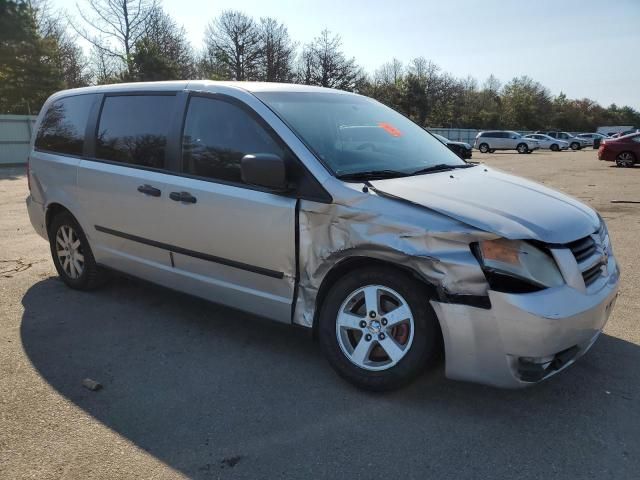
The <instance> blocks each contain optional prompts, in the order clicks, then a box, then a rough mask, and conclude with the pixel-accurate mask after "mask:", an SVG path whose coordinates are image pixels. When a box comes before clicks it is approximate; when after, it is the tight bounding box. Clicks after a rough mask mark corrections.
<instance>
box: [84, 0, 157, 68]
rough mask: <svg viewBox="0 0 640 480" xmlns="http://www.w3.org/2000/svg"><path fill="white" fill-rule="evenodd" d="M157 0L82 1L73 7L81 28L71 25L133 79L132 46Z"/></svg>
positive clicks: (146, 23) (133, 49)
mask: <svg viewBox="0 0 640 480" xmlns="http://www.w3.org/2000/svg"><path fill="white" fill-rule="evenodd" d="M156 1H157V0H85V3H86V7H85V8H81V7H80V5H78V4H76V7H77V10H78V14H79V15H80V18H81V19H82V20H83V23H84V25H76V24H75V23H72V25H73V26H74V29H75V30H76V32H77V33H78V35H80V36H81V37H82V38H84V39H85V40H87V41H88V42H89V43H90V44H91V45H92V46H93V47H94V48H95V49H97V50H99V51H100V52H101V54H100V55H101V56H102V57H105V56H106V57H111V58H113V59H120V63H121V65H122V67H123V70H124V73H125V76H126V77H128V78H132V77H133V76H134V62H133V54H134V52H135V45H136V42H138V41H139V40H140V39H141V38H142V37H143V36H144V34H145V32H146V31H147V27H148V22H149V18H150V16H151V14H152V12H153V11H154V9H155V8H156V6H157V3H156Z"/></svg>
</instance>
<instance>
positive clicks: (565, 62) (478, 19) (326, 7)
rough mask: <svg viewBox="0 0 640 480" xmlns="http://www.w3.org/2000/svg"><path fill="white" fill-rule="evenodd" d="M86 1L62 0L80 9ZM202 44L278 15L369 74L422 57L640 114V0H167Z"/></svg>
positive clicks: (56, 0) (464, 72) (297, 33)
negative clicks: (230, 14)
mask: <svg viewBox="0 0 640 480" xmlns="http://www.w3.org/2000/svg"><path fill="white" fill-rule="evenodd" d="M85 1H86V0H53V2H52V3H53V4H54V5H56V6H58V7H60V8H63V9H65V10H67V11H68V12H71V13H73V11H74V9H75V4H76V3H79V4H80V5H82V3H83V2H85ZM161 1H162V4H163V6H164V8H165V10H166V11H167V12H168V13H170V14H171V15H172V16H173V17H174V18H175V19H176V21H177V22H178V23H179V24H181V25H183V26H184V28H185V29H186V31H187V35H188V37H189V40H190V41H191V44H192V45H193V46H194V48H196V49H199V48H200V47H201V45H202V38H203V34H204V30H205V28H206V25H207V24H208V23H209V22H210V21H211V19H213V18H214V17H215V16H217V15H218V14H219V13H220V12H222V11H223V10H226V9H235V10H240V11H243V12H244V13H246V14H248V15H251V16H253V17H254V18H256V19H258V18H260V17H266V16H270V17H274V18H276V19H277V20H278V21H280V22H282V23H284V24H285V25H286V26H287V27H288V29H289V33H290V35H291V37H292V38H293V39H294V40H296V41H297V42H299V43H301V44H303V43H306V42H309V41H311V40H312V39H313V38H314V37H315V36H317V35H318V34H319V33H320V32H321V31H322V30H323V29H325V28H327V29H329V30H330V31H331V32H332V33H336V34H339V35H340V36H341V38H342V43H343V50H344V52H345V54H346V55H347V56H349V57H351V56H353V57H355V58H356V60H357V62H358V63H359V65H361V66H362V67H363V68H364V69H365V70H366V71H368V72H373V71H374V70H375V69H376V68H378V67H379V66H380V65H382V64H383V63H385V62H388V61H389V60H391V59H392V58H394V57H395V58H398V59H399V60H401V61H403V62H405V63H406V62H408V61H409V60H410V59H412V58H414V57H418V56H423V57H425V58H427V59H429V60H432V61H433V62H435V63H436V64H438V65H439V66H440V67H441V68H442V70H444V71H446V72H449V73H451V74H453V75H454V76H456V77H466V76H468V75H471V76H473V77H475V78H476V79H478V80H479V82H480V83H482V81H483V80H484V79H486V78H487V77H488V76H489V75H490V74H493V75H495V76H496V77H497V78H498V79H500V80H501V81H502V82H503V83H506V82H507V81H509V80H510V79H511V78H513V77H516V76H520V75H528V76H529V77H531V78H533V79H534V80H537V81H539V82H540V83H542V84H543V85H545V86H546V87H548V88H549V89H550V91H551V93H552V94H554V95H557V94H559V93H560V92H564V93H565V94H566V95H567V96H568V97H570V98H583V97H588V98H591V99H593V100H596V101H598V102H599V103H601V104H602V105H604V106H608V105H610V104H611V103H616V104H617V105H629V106H631V107H633V108H635V109H636V110H640V58H639V57H640V0H614V1H608V0H598V1H593V0H554V1H552V0H502V1H500V0H480V1H474V0H441V1H435V0H404V1H402V0H386V1H385V0H370V1H365V0H316V1H307V0H304V1H303V0H301V1H297V2H294V1H288V0H161Z"/></svg>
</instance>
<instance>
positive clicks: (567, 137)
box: [536, 131, 593, 150]
mask: <svg viewBox="0 0 640 480" xmlns="http://www.w3.org/2000/svg"><path fill="white" fill-rule="evenodd" d="M536 133H538V134H542V135H548V136H550V137H552V138H557V139H558V140H564V141H565V142H567V143H568V144H569V148H571V150H581V149H582V148H584V147H588V146H590V145H592V144H593V141H592V140H591V141H590V140H589V139H586V138H579V137H576V136H574V135H572V134H570V133H569V132H556V131H547V132H542V131H537V132H536Z"/></svg>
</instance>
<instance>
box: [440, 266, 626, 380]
mask: <svg viewBox="0 0 640 480" xmlns="http://www.w3.org/2000/svg"><path fill="white" fill-rule="evenodd" d="M610 262H611V267H612V268H611V269H609V271H610V272H612V273H611V274H610V275H609V276H608V277H606V278H603V279H602V281H601V282H598V283H599V286H598V290H597V291H596V292H591V293H589V292H586V293H582V292H580V291H578V290H576V289H574V288H572V287H569V286H567V285H565V286H562V287H558V288H551V289H546V290H542V291H540V292H535V293H528V294H509V293H500V292H494V291H489V299H490V301H491V308H490V309H483V308H477V307H472V306H468V305H460V304H453V303H442V302H435V301H432V302H431V304H432V306H433V308H434V310H435V312H436V314H437V316H438V319H439V320H440V325H441V327H442V334H443V337H444V343H445V356H446V367H445V369H446V375H447V377H449V378H452V379H456V380H466V381H472V382H478V383H484V384H488V385H494V386H498V387H505V388H518V387H524V386H527V385H531V384H533V383H536V382H538V381H541V380H544V379H546V378H549V377H550V376H552V375H554V374H556V373H558V372H559V371H561V370H563V369H564V368H566V367H567V366H569V365H571V364H572V363H573V362H574V361H575V360H576V359H578V358H579V357H580V356H582V355H584V354H585V353H586V352H587V351H588V350H589V348H590V347H591V346H592V345H593V343H594V342H595V340H596V339H597V338H598V335H599V334H600V332H601V331H602V329H603V328H604V325H605V323H606V322H607V319H608V318H609V315H610V314H611V311H612V309H613V305H614V303H615V300H616V297H617V292H618V281H619V275H620V274H619V270H618V268H617V265H616V264H615V260H614V259H613V258H610Z"/></svg>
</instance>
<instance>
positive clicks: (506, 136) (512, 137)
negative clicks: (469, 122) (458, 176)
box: [474, 130, 540, 153]
mask: <svg viewBox="0 0 640 480" xmlns="http://www.w3.org/2000/svg"><path fill="white" fill-rule="evenodd" d="M474 147H476V148H477V149H478V150H480V152H482V153H487V152H488V153H493V152H495V151H496V150H517V151H518V153H531V152H533V151H534V150H537V149H539V148H540V144H539V143H538V142H537V141H536V140H533V139H531V138H524V137H523V136H522V135H520V134H519V133H518V132H513V131H510V130H489V131H486V132H480V133H479V134H478V135H477V136H476V141H475V143H474Z"/></svg>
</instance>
